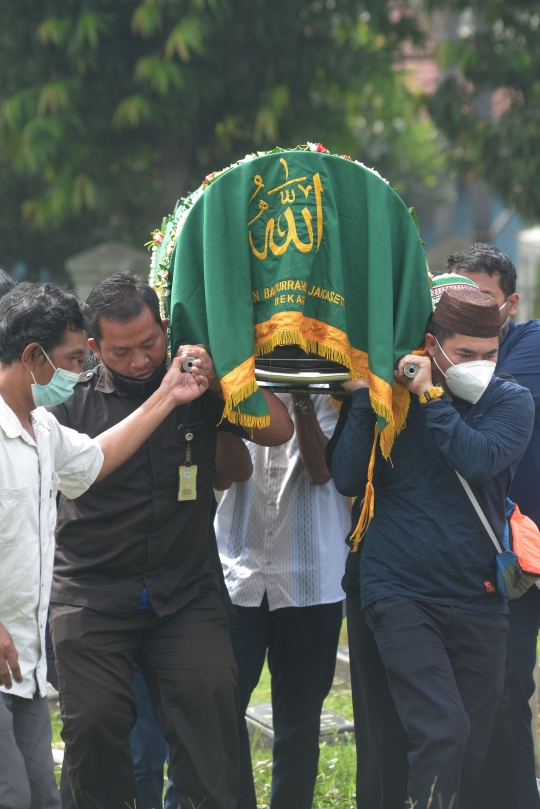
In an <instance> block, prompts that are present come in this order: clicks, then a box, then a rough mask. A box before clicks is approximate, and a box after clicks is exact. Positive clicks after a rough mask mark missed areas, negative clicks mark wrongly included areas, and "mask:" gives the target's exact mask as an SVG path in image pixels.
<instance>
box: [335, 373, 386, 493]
mask: <svg viewBox="0 0 540 809" xmlns="http://www.w3.org/2000/svg"><path fill="white" fill-rule="evenodd" d="M347 405H348V406H347V408H346V409H345V410H344V407H345V403H344V405H343V406H342V412H341V413H340V417H339V420H338V423H337V425H336V430H335V432H334V435H333V436H332V438H331V439H330V441H329V443H328V447H327V450H326V459H327V464H328V468H329V470H330V473H331V475H332V478H333V479H334V483H335V485H336V489H337V490H338V492H340V494H344V495H345V496H347V497H356V496H357V495H359V494H363V492H364V489H365V487H366V479H367V469H368V464H369V458H370V455H371V449H372V447H373V430H374V426H375V414H374V412H373V409H372V407H371V403H370V401H369V391H368V390H367V388H359V389H358V390H355V391H354V393H353V395H352V396H351V401H350V404H349V403H348V402H347Z"/></svg>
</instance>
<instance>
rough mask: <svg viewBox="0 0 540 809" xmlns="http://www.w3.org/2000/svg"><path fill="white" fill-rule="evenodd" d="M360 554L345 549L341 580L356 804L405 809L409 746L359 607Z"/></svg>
mask: <svg viewBox="0 0 540 809" xmlns="http://www.w3.org/2000/svg"><path fill="white" fill-rule="evenodd" d="M361 555H362V552H361V550H360V549H359V550H358V551H357V552H356V553H352V552H351V553H349V556H348V557H347V564H346V567H345V576H344V577H343V581H342V586H343V589H344V590H345V593H346V594H347V630H348V635H349V656H350V663H351V689H352V703H353V711H354V729H355V735H356V805H357V807H358V809H403V808H404V806H405V801H406V799H407V775H408V770H409V767H408V763H407V755H408V753H409V750H410V749H411V746H410V743H409V738H408V736H407V734H406V733H405V731H404V729H403V725H402V724H401V720H400V718H399V716H398V713H397V711H396V706H395V704H394V700H393V697H392V694H391V693H390V688H389V685H388V676H387V674H386V671H385V668H384V666H383V664H382V661H381V658H380V655H379V650H378V649H377V644H376V643H375V638H374V637H373V633H372V631H371V629H369V627H368V626H367V624H366V620H365V616H364V613H363V612H362V609H361V606H360V559H361ZM422 809H423V807H422Z"/></svg>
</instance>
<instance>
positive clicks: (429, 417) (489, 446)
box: [420, 382, 534, 483]
mask: <svg viewBox="0 0 540 809" xmlns="http://www.w3.org/2000/svg"><path fill="white" fill-rule="evenodd" d="M503 385H504V388H503ZM420 406H421V408H422V411H423V413H424V416H425V419H426V423H427V425H428V427H429V428H430V429H431V432H432V433H433V436H434V438H435V441H436V442H437V446H438V447H439V449H440V450H441V452H442V453H443V455H444V457H445V458H446V460H447V461H448V463H449V464H450V466H452V468H453V469H455V470H456V471H457V472H459V474H460V475H461V476H462V477H463V478H465V480H467V481H468V482H469V483H485V482H486V481H487V480H489V479H490V478H492V477H494V476H495V475H497V474H499V472H502V471H503V469H506V468H507V467H508V466H510V465H511V464H512V463H513V462H514V461H517V460H518V459H519V458H520V457H521V456H522V455H523V453H524V452H525V449H526V448H527V444H528V443H529V441H530V438H531V434H532V429H533V424H534V404H533V400H532V397H531V394H530V393H529V391H528V390H525V388H521V387H520V386H519V385H514V384H513V383H512V382H504V383H501V389H500V390H499V392H498V393H497V394H496V395H495V396H494V397H493V399H492V401H491V403H490V406H489V408H488V409H487V411H486V412H485V413H483V414H482V416H481V417H480V418H478V420H477V422H475V425H474V427H472V426H470V425H469V424H467V423H466V422H465V421H464V420H463V419H462V418H461V416H460V414H459V413H458V411H457V410H456V408H455V407H454V405H453V404H452V401H451V400H450V399H438V400H437V401H435V402H431V403H429V404H426V405H420Z"/></svg>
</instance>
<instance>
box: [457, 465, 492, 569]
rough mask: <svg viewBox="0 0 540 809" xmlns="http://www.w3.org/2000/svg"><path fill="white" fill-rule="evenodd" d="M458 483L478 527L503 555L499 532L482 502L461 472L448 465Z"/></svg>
mask: <svg viewBox="0 0 540 809" xmlns="http://www.w3.org/2000/svg"><path fill="white" fill-rule="evenodd" d="M448 466H449V468H450V470H451V472H452V474H453V476H454V478H455V480H456V483H457V484H458V486H459V488H460V489H461V492H462V494H463V497H464V498H465V500H466V501H467V505H468V506H469V508H470V509H471V512H472V515H473V517H474V518H475V520H476V522H477V523H478V527H479V528H480V530H481V531H482V533H483V534H484V536H485V537H486V538H487V539H489V541H490V542H491V544H492V545H493V546H494V548H495V550H496V552H497V553H503V552H504V548H503V546H502V545H501V541H500V539H499V537H498V536H497V532H496V531H495V529H494V527H493V525H492V523H491V520H490V518H489V517H488V515H487V514H486V512H485V511H484V508H483V506H482V505H481V504H480V501H479V500H478V498H477V497H476V495H475V493H474V492H473V490H472V489H471V487H470V485H469V484H468V483H467V481H466V480H465V478H462V477H461V475H460V474H459V472H456V470H455V469H452V467H451V466H450V464H448Z"/></svg>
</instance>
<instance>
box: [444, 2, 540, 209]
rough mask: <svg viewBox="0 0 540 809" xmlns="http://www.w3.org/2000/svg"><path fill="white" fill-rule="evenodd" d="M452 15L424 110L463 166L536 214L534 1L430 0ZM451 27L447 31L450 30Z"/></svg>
mask: <svg viewBox="0 0 540 809" xmlns="http://www.w3.org/2000/svg"><path fill="white" fill-rule="evenodd" d="M429 8H431V9H432V10H433V9H439V10H441V9H442V10H444V11H446V12H451V13H453V14H454V24H453V25H452V24H451V25H450V26H449V33H450V34H451V37H450V38H449V40H448V41H446V42H443V43H441V44H440V46H439V58H440V64H441V67H442V68H443V70H444V71H445V77H444V80H443V81H442V83H441V85H440V87H439V89H438V91H437V93H436V94H435V96H434V98H433V99H432V101H431V104H430V112H431V114H432V116H433V118H434V121H435V122H436V124H437V125H438V126H439V128H440V130H441V131H442V132H444V133H445V135H446V136H447V138H448V140H449V141H450V143H451V144H452V146H453V154H454V157H455V159H456V162H457V164H458V168H459V170H460V172H461V173H465V174H466V175H468V176H469V177H470V178H471V179H472V178H474V177H481V178H482V179H484V180H485V182H486V183H487V184H488V185H489V187H490V188H491V189H492V190H493V191H495V192H498V193H500V194H501V195H502V197H503V198H504V200H505V202H506V204H507V205H508V206H515V208H516V209H517V210H518V211H519V212H520V213H521V214H522V216H523V217H524V218H525V219H528V220H529V221H535V222H537V221H538V219H539V218H540V183H539V182H538V177H539V176H540V104H539V102H540V3H538V2H529V1H528V0H511V2H510V1H509V0H478V2H471V0H449V1H445V2H441V0H429ZM452 28H453V30H452Z"/></svg>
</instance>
